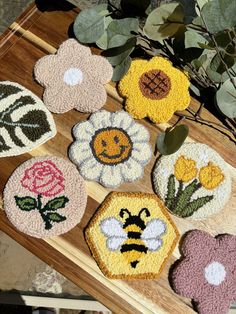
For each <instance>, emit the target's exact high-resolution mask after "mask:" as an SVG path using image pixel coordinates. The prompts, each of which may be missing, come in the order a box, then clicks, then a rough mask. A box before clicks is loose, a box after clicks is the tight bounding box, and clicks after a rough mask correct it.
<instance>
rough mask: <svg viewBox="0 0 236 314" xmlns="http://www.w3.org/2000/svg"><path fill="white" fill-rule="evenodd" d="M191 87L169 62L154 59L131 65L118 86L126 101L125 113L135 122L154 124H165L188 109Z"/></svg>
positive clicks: (135, 61)
mask: <svg viewBox="0 0 236 314" xmlns="http://www.w3.org/2000/svg"><path fill="white" fill-rule="evenodd" d="M189 85H190V83H189V80H188V77H187V76H186V74H185V73H183V72H181V71H180V70H177V69H176V68H174V67H173V66H172V64H171V63H170V62H169V61H168V60H166V59H164V58H162V57H154V58H152V59H151V60H150V61H147V60H134V61H132V64H131V67H130V69H129V71H128V73H127V74H126V75H125V76H124V78H123V79H122V80H121V81H120V83H119V91H120V93H121V95H122V96H124V97H126V105H125V107H126V110H127V111H128V112H129V113H130V114H132V116H133V117H134V118H135V119H142V118H145V117H148V118H150V119H151V120H152V121H153V122H154V123H164V122H167V121H168V120H170V118H171V117H172V115H173V114H174V112H175V111H176V110H184V109H186V108H187V107H188V105H189V103H190V95H189V91H188V88H189Z"/></svg>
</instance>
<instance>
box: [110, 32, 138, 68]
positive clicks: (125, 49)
mask: <svg viewBox="0 0 236 314" xmlns="http://www.w3.org/2000/svg"><path fill="white" fill-rule="evenodd" d="M136 41H137V39H136V37H132V38H130V39H128V40H127V42H126V43H125V44H124V45H123V46H120V47H114V48H111V49H108V50H106V51H104V55H105V56H106V57H107V59H108V61H109V62H110V63H111V65H113V66H116V65H119V64H120V63H122V62H123V60H125V59H126V58H127V57H128V56H129V55H130V54H131V52H132V51H133V50H134V47H135V45H136Z"/></svg>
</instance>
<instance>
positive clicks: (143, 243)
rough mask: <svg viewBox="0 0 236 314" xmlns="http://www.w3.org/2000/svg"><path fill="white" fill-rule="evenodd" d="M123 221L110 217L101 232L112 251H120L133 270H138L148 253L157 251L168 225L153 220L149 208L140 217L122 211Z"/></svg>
mask: <svg viewBox="0 0 236 314" xmlns="http://www.w3.org/2000/svg"><path fill="white" fill-rule="evenodd" d="M119 216H120V217H121V219H122V220H123V222H122V221H121V220H118V219H116V218H115V217H109V218H106V219H104V220H103V221H102V222H101V225H100V227H101V231H102V233H103V234H104V235H105V236H106V237H107V241H106V245H107V248H108V249H109V250H110V251H117V250H119V251H120V252H121V253H122V254H123V256H124V257H125V259H126V260H127V261H128V263H129V264H130V266H131V267H132V268H136V266H137V264H138V263H139V261H140V259H141V258H142V256H143V255H145V254H146V253H147V251H148V250H149V251H157V250H159V249H160V248H161V246H162V244H163V241H162V239H161V238H160V237H161V236H162V235H163V234H164V233H165V231H166V223H165V222H164V221H163V220H161V219H156V218H154V219H151V220H149V221H148V222H147V223H145V221H144V219H145V218H147V217H150V212H149V210H148V209H147V208H142V209H141V210H140V212H139V213H138V215H132V214H131V212H130V211H129V210H128V209H127V208H122V209H121V210H120V213H119Z"/></svg>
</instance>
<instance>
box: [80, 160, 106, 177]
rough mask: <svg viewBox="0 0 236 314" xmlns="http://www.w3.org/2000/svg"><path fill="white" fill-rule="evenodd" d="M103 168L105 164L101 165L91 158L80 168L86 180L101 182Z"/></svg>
mask: <svg viewBox="0 0 236 314" xmlns="http://www.w3.org/2000/svg"><path fill="white" fill-rule="evenodd" d="M103 167H104V165H103V164H100V163H99V162H97V160H96V159H94V158H91V159H88V160H85V161H84V162H83V163H82V164H80V165H79V167H78V168H79V172H80V174H81V176H82V177H84V178H85V179H86V180H91V181H99V178H100V176H101V173H102V171H103Z"/></svg>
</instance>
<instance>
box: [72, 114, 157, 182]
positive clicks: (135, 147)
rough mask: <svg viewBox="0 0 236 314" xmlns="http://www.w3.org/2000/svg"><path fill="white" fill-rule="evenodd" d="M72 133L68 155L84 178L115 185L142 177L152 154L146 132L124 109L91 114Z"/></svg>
mask: <svg viewBox="0 0 236 314" xmlns="http://www.w3.org/2000/svg"><path fill="white" fill-rule="evenodd" d="M73 134H74V137H75V142H74V143H73V144H72V145H71V147H70V150H69V156H70V159H71V160H72V161H73V162H74V163H75V164H76V165H77V166H78V169H79V171H80V174H81V175H82V176H83V177H84V178H85V179H87V180H92V181H97V182H100V183H101V184H102V185H104V186H105V187H109V188H115V187H118V186H119V185H121V184H122V183H123V182H133V181H136V180H139V179H140V178H142V177H143V173H144V166H145V165H146V164H147V163H148V162H149V161H150V159H151V156H152V149H151V145H150V144H149V132H148V130H147V129H146V128H145V127H144V126H142V125H141V124H139V123H136V122H135V121H134V120H133V118H132V117H131V116H130V115H129V114H128V113H127V112H125V111H117V112H114V113H110V112H108V111H105V110H101V111H98V112H96V113H93V114H92V115H91V116H90V118H89V120H88V121H83V122H81V123H78V124H77V125H76V126H75V127H74V129H73Z"/></svg>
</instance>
